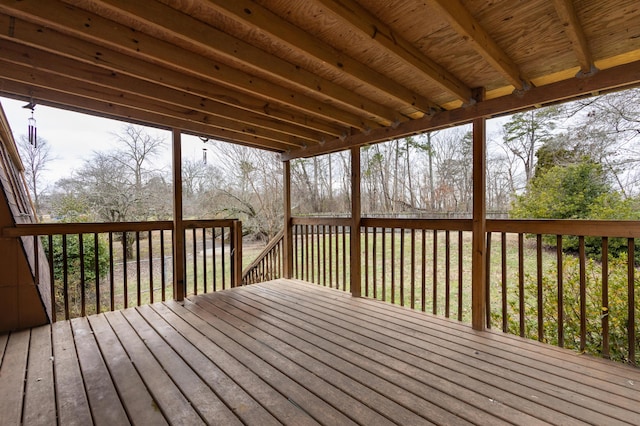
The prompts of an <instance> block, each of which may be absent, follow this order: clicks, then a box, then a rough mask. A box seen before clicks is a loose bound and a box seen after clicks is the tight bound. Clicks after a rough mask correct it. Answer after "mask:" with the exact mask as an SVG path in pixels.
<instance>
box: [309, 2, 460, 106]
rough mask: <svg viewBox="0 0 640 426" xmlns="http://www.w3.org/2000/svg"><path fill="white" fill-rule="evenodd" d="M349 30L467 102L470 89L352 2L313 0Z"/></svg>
mask: <svg viewBox="0 0 640 426" xmlns="http://www.w3.org/2000/svg"><path fill="white" fill-rule="evenodd" d="M316 1H317V2H319V3H321V4H322V5H323V6H324V7H326V8H327V9H329V10H331V11H333V13H335V14H336V16H337V17H339V18H340V19H342V20H344V21H346V22H347V23H348V24H349V25H351V26H352V27H353V28H355V29H357V30H359V31H360V32H362V33H364V34H366V35H367V36H369V37H371V38H372V39H374V40H375V41H376V42H378V43H379V44H380V46H382V47H384V48H385V49H386V50H387V51H388V52H390V53H391V54H393V55H394V56H396V57H398V58H400V59H401V60H402V61H404V62H405V63H407V64H409V65H410V66H412V67H413V68H416V69H417V70H418V71H420V72H421V73H422V74H423V75H424V76H425V77H426V78H428V79H429V80H431V81H433V82H434V83H436V84H438V86H440V87H441V88H442V89H444V90H446V91H447V92H449V93H451V94H452V95H453V96H455V97H456V98H457V99H458V100H461V101H462V102H465V103H466V102H469V101H470V100H471V89H470V88H469V87H468V86H467V85H466V84H464V83H463V82H462V81H461V80H460V79H458V78H457V77H456V76H454V75H453V74H451V73H450V72H449V71H447V70H446V69H444V68H443V67H442V66H440V65H439V64H437V63H436V62H434V61H433V60H431V59H430V58H428V57H427V56H425V55H424V54H423V53H422V52H421V51H420V50H419V49H417V48H416V47H415V46H413V45H412V44H411V43H409V42H408V41H407V40H405V39H403V38H402V37H400V36H399V35H398V34H396V33H394V32H393V30H392V29H391V28H389V27H388V26H387V25H386V24H385V23H383V22H382V21H380V20H379V19H378V18H376V17H375V16H373V15H372V14H371V13H370V12H369V11H368V10H367V9H365V8H363V7H362V6H360V5H359V4H358V3H356V2H355V1H354V0H316Z"/></svg>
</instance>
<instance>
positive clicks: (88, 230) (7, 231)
mask: <svg viewBox="0 0 640 426" xmlns="http://www.w3.org/2000/svg"><path fill="white" fill-rule="evenodd" d="M233 222H234V220H233V219H211V220H185V221H184V222H183V224H184V228H185V229H192V228H212V227H229V226H231V225H232V224H233ZM171 229H173V222H172V221H168V220H165V221H149V222H91V223H33V224H17V225H15V226H11V227H5V228H2V232H1V234H2V236H3V237H25V236H32V235H59V234H92V233H94V232H97V233H102V232H145V231H158V230H163V231H167V230H171Z"/></svg>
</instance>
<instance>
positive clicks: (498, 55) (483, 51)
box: [429, 0, 530, 90]
mask: <svg viewBox="0 0 640 426" xmlns="http://www.w3.org/2000/svg"><path fill="white" fill-rule="evenodd" d="M429 3H430V4H431V5H432V6H433V7H434V8H436V9H437V10H439V11H440V12H441V13H442V15H443V16H444V17H445V18H446V19H447V21H448V22H449V24H450V25H451V26H452V27H453V28H454V29H455V30H456V32H457V33H458V34H460V35H461V36H462V37H464V38H465V39H466V40H467V41H468V42H470V43H471V44H472V46H473V47H474V49H475V50H476V52H478V53H479V54H480V55H481V56H482V57H483V58H484V59H485V60H486V61H487V62H488V63H489V64H490V65H491V66H492V67H493V68H494V69H496V70H497V71H498V72H500V73H501V74H502V75H503V76H504V77H506V79H507V80H508V81H509V83H510V84H512V85H513V86H514V87H515V88H516V89H518V90H523V89H524V88H525V87H526V86H528V85H529V84H530V82H529V81H528V80H527V79H526V78H524V77H523V76H522V74H521V72H520V69H519V68H518V66H517V65H516V64H515V63H514V62H513V60H511V58H510V57H509V56H508V55H507V54H506V53H505V52H504V51H503V50H502V49H501V48H500V47H499V46H498V45H497V43H496V42H495V41H494V40H493V38H492V37H491V36H490V35H489V34H488V33H487V32H486V31H485V30H484V28H482V25H480V23H479V22H478V21H477V20H476V18H474V17H473V15H471V12H469V10H468V9H467V8H466V7H465V6H464V5H463V4H462V2H461V1H460V0H430V1H429Z"/></svg>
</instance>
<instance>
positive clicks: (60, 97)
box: [0, 76, 290, 152]
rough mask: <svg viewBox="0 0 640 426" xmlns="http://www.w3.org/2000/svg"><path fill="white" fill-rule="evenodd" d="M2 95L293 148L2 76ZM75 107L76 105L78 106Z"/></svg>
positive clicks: (265, 146) (222, 138)
mask: <svg viewBox="0 0 640 426" xmlns="http://www.w3.org/2000/svg"><path fill="white" fill-rule="evenodd" d="M0 94H2V96H6V97H9V98H14V99H20V100H23V101H25V102H29V101H30V100H31V98H32V97H34V98H37V99H38V104H39V105H45V106H49V107H52V108H58V109H66V110H69V111H75V112H79V113H82V114H90V115H95V116H98V117H102V118H109V119H113V120H119V121H124V122H128V123H134V124H140V125H144V126H150V127H156V128H159V129H164V130H171V129H172V128H176V129H180V130H182V132H183V133H187V134H191V135H194V136H201V135H209V136H210V137H211V138H215V139H216V140H220V141H224V142H230V143H236V144H239V145H245V146H251V147H254V148H259V149H265V150H268V151H274V152H287V151H288V150H289V149H290V146H288V145H285V144H277V143H275V144H274V143H272V141H265V140H262V139H260V138H257V137H254V136H251V135H245V134H233V132H227V131H218V130H217V129H212V128H211V127H210V126H207V125H203V124H202V123H193V122H192V123H184V122H183V123H180V122H179V121H178V120H165V118H164V117H162V116H158V115H156V114H154V113H151V112H147V111H139V110H137V109H135V108H130V107H127V106H122V105H115V104H111V103H109V102H103V101H96V100H94V99H85V98H82V97H79V96H75V95H71V94H68V93H62V92H58V91H56V90H52V89H43V88H40V87H32V86H31V85H28V84H24V83H20V82H16V81H12V80H7V79H4V78H2V76H0ZM73 105H75V107H74V106H73ZM185 124H186V125H185Z"/></svg>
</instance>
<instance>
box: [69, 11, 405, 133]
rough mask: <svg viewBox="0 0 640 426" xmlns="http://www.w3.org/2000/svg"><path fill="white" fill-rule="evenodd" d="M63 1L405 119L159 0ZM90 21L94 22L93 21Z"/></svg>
mask: <svg viewBox="0 0 640 426" xmlns="http://www.w3.org/2000/svg"><path fill="white" fill-rule="evenodd" d="M65 1H66V2H67V3H69V4H73V5H75V6H78V7H83V5H84V4H87V3H92V4H96V5H100V7H106V8H108V10H110V11H112V12H114V13H117V14H120V15H122V16H128V17H129V18H132V19H133V20H136V21H138V22H140V23H141V24H143V25H146V26H152V27H153V28H155V29H156V30H158V31H159V32H164V33H166V34H168V35H169V36H172V37H177V38H179V39H181V40H182V41H184V42H186V43H188V44H191V45H194V46H198V47H199V48H201V49H205V50H207V51H209V52H212V53H213V54H215V55H217V56H223V57H226V58H228V59H230V60H232V61H235V62H241V63H242V64H243V65H246V66H248V67H251V68H252V69H254V70H255V71H257V72H259V73H265V74H268V75H269V78H270V79H273V80H274V81H279V82H282V83H285V84H291V85H295V86H296V88H297V89H296V90H298V91H302V92H306V93H307V94H309V95H311V96H315V97H318V98H320V99H322V100H323V101H324V102H327V103H332V104H335V105H340V106H341V107H342V108H344V107H347V108H349V109H350V110H352V111H353V112H357V113H359V114H362V115H363V116H367V117H368V118H369V119H371V120H374V121H378V122H379V123H381V124H384V125H389V124H391V123H394V122H400V121H404V120H406V118H405V117H403V116H402V115H401V114H400V113H399V112H397V111H395V110H394V109H392V108H389V107H387V106H384V105H382V104H378V103H376V102H374V101H372V100H371V99H368V98H366V97H365V96H362V95H359V94H357V93H355V92H354V91H352V90H349V89H347V88H345V87H342V86H340V85H338V84H335V83H333V82H331V81H329V80H327V79H324V78H322V77H320V76H318V75H316V74H314V73H312V72H311V71H308V70H306V69H304V68H302V67H299V66H297V65H295V64H292V63H289V62H287V61H285V60H283V59H280V58H278V57H277V56H274V55H271V54H269V53H268V52H265V51H263V50H261V49H258V48H256V47H254V46H252V45H250V44H249V43H245V42H244V41H242V40H240V39H237V38H235V37H233V36H231V35H229V34H226V33H224V32H222V31H220V30H218V29H216V28H214V27H212V26H210V25H207V24H205V23H204V22H202V21H199V20H197V19H195V18H192V17H190V16H188V15H185V14H184V13H181V12H179V11H177V10H176V9H173V8H171V7H169V6H166V5H164V4H162V3H158V2H136V1H130V0H88V1H87V0H65ZM92 25H94V26H95V22H94V23H93V24H92ZM105 36H106V34H105Z"/></svg>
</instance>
